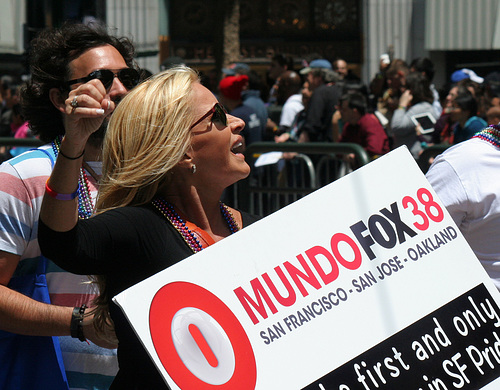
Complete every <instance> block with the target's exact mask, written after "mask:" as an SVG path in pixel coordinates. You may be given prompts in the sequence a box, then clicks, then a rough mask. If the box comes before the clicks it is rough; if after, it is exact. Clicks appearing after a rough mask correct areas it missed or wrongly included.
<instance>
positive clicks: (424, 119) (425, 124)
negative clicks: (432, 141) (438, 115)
mask: <svg viewBox="0 0 500 390" xmlns="http://www.w3.org/2000/svg"><path fill="white" fill-rule="evenodd" d="M411 120H412V121H413V123H414V124H415V126H417V125H420V127H421V128H422V130H421V133H422V134H427V133H432V132H433V131H434V124H435V123H436V120H435V119H434V117H433V116H432V114H431V113H430V112H426V113H424V114H417V115H412V116H411Z"/></svg>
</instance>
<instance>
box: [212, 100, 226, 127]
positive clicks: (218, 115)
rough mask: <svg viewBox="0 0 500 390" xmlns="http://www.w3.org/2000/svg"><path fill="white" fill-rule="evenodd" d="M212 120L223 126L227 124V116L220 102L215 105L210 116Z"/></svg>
mask: <svg viewBox="0 0 500 390" xmlns="http://www.w3.org/2000/svg"><path fill="white" fill-rule="evenodd" d="M212 122H218V123H220V124H222V125H223V126H227V116H226V112H225V111H224V109H223V108H222V106H221V105H220V104H216V105H215V112H214V115H213V117H212Z"/></svg>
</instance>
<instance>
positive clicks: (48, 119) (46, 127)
mask: <svg viewBox="0 0 500 390" xmlns="http://www.w3.org/2000/svg"><path fill="white" fill-rule="evenodd" d="M104 45H111V46H113V47H114V48H116V49H117V50H118V52H120V54H121V55H122V57H123V59H124V60H125V63H126V64H127V65H128V66H130V67H134V60H133V58H134V54H135V53H134V47H133V45H132V42H131V41H130V40H129V39H128V38H125V37H122V38H117V37H114V36H111V35H110V34H108V32H107V31H106V28H105V27H102V26H99V25H90V26H88V25H83V24H70V23H67V24H64V25H63V26H62V27H60V28H55V29H47V30H44V31H42V32H41V33H40V34H39V35H38V36H37V37H36V38H35V39H34V40H33V41H32V42H31V48H30V50H29V56H28V58H29V66H30V73H31V79H30V81H29V82H28V83H27V84H26V85H25V86H24V87H23V88H22V90H21V103H22V107H23V114H24V116H25V118H26V120H27V121H28V122H29V126H30V128H31V130H32V131H33V133H34V134H35V135H38V136H39V138H40V139H41V140H42V141H44V142H50V141H52V140H53V139H54V138H56V137H57V136H58V135H63V134H64V124H63V119H62V115H61V113H60V112H59V111H58V110H57V109H56V108H55V107H54V105H53V104H52V102H51V101H50V98H49V91H50V90H51V89H52V88H58V89H60V90H61V91H62V92H66V91H67V90H68V88H67V86H66V84H65V82H66V81H67V80H68V78H69V63H70V62H71V61H73V60H74V59H76V58H78V57H79V56H81V55H82V54H83V53H85V52H86V51H87V50H89V49H93V48H95V47H100V46H104Z"/></svg>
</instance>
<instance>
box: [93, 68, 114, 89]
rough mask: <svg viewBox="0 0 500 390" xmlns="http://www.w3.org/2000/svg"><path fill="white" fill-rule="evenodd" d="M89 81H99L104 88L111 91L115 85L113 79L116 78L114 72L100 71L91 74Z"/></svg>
mask: <svg viewBox="0 0 500 390" xmlns="http://www.w3.org/2000/svg"><path fill="white" fill-rule="evenodd" d="M88 77H89V79H98V80H100V81H101V83H102V84H103V85H104V88H106V90H107V89H109V87H111V84H113V78H114V77H115V76H114V74H113V72H111V71H110V70H108V69H99V70H96V71H94V72H92V73H91V74H89V76H88Z"/></svg>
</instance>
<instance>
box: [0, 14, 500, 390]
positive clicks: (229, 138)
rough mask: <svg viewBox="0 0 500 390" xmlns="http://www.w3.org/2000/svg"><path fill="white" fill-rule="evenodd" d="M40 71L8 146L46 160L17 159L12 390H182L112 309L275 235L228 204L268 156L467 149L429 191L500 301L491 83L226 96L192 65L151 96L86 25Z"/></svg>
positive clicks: (11, 229) (3, 311)
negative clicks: (124, 298) (176, 273)
mask: <svg viewBox="0 0 500 390" xmlns="http://www.w3.org/2000/svg"><path fill="white" fill-rule="evenodd" d="M29 61H30V78H29V80H28V81H27V82H25V83H21V82H20V81H16V80H15V79H14V78H12V77H10V76H4V77H2V78H1V84H0V88H1V89H0V92H1V99H2V100H1V107H2V116H1V120H2V122H1V128H0V129H1V132H2V133H1V136H14V137H37V138H38V139H40V140H41V141H43V142H45V145H44V146H41V147H39V148H37V149H32V150H28V151H26V152H25V153H21V150H17V151H16V149H10V150H3V151H2V153H3V159H4V160H6V161H5V162H4V163H3V164H2V165H1V166H0V362H2V370H0V388H2V389H25V388H32V389H36V388H43V389H46V388H50V389H55V390H58V389H68V388H71V389H108V388H111V389H144V388H151V389H161V388H167V387H166V385H165V383H164V381H163V379H162V378H161V376H160V374H159V372H158V371H157V370H156V368H155V367H154V365H153V363H152V361H151V360H150V359H149V357H148V356H147V353H146V351H145V350H144V348H143V347H142V345H141V343H140V341H139V339H138V338H137V335H136V334H135V332H134V331H133V329H132V328H131V327H130V324H129V323H128V321H127V320H126V318H125V316H124V314H123V313H122V312H121V310H120V309H119V308H118V307H117V306H116V305H115V304H114V303H113V301H112V300H111V299H112V297H113V296H115V295H116V294H118V293H120V292H121V291H123V290H124V289H126V288H128V287H130V286H132V285H134V284H136V283H138V282H140V281H141V280H144V279H146V278H147V277H149V276H151V275H153V274H155V273H157V272H159V271H160V270H162V269H164V268H166V267H168V266H170V265H172V264H174V263H176V262H178V261H182V260H183V259H184V258H186V257H188V256H190V255H191V254H193V253H196V252H198V251H200V250H203V249H204V248H206V247H207V246H209V245H212V244H213V243H215V242H217V241H219V240H222V239H223V238H225V237H227V236H229V235H231V234H233V233H234V232H236V231H238V230H239V229H241V228H244V227H245V226H247V225H249V224H251V223H253V222H254V221H255V220H257V219H258V217H257V216H254V215H250V214H247V213H246V212H244V211H242V210H237V209H234V208H232V207H230V206H228V205H226V204H224V203H222V202H221V201H220V200H221V198H222V195H223V193H224V191H225V190H226V189H227V188H228V187H230V186H231V185H232V184H234V183H235V182H237V181H238V180H241V179H244V178H245V177H247V176H248V175H249V174H250V172H251V168H250V166H249V165H248V164H247V162H246V161H245V158H244V155H243V153H242V152H243V151H244V149H245V147H246V145H249V144H251V143H253V142H258V141H275V142H350V143H357V144H359V145H361V146H362V147H363V148H364V149H365V150H366V152H367V153H368V154H369V156H371V157H372V158H377V157H378V156H381V155H383V154H385V153H387V152H389V151H390V150H391V148H394V147H397V146H400V145H406V146H407V147H408V149H409V150H410V152H411V153H412V154H413V156H414V157H415V158H418V156H419V155H420V153H421V152H422V151H423V150H424V149H425V148H427V147H428V146H429V145H432V144H441V143H447V144H449V145H455V144H456V146H454V147H452V148H450V149H449V151H447V152H446V153H444V154H443V155H442V156H439V157H438V158H437V159H436V161H435V163H434V164H433V166H432V167H431V169H430V170H429V173H428V177H429V180H430V181H431V183H432V185H433V186H434V187H435V188H436V191H438V192H439V193H440V196H441V194H442V196H443V199H444V201H445V202H446V206H447V207H449V210H450V212H452V215H453V217H454V218H455V221H456V223H457V225H458V226H459V227H460V228H461V229H463V232H464V234H465V236H466V238H467V239H468V240H470V244H471V246H472V248H473V249H474V251H475V252H476V254H477V255H478V257H479V258H480V260H481V261H482V262H483V264H484V266H485V268H486V269H487V270H488V271H489V272H490V275H491V276H492V278H494V279H495V278H496V279H497V281H498V286H499V288H500V270H499V269H497V268H498V266H497V264H500V262H499V260H500V248H499V247H498V245H499V244H498V242H500V240H498V239H497V238H496V232H497V231H498V227H500V201H499V200H498V199H499V198H500V197H499V196H498V195H499V193H500V189H499V184H497V183H498V181H495V180H491V176H493V175H494V174H496V169H497V166H498V155H499V148H500V143H499V141H500V137H499V133H500V132H499V127H498V126H497V125H496V124H497V123H498V120H499V112H500V109H499V107H500V93H499V92H500V91H497V90H496V89H495V88H494V84H493V83H488V80H487V78H485V79H482V78H480V77H479V76H477V75H476V74H475V73H474V72H472V71H470V70H468V69H462V70H459V71H457V72H455V73H454V74H453V75H452V78H451V82H452V84H451V85H450V88H449V91H446V93H444V92H443V91H441V93H440V92H439V91H438V90H437V89H436V88H435V86H434V85H433V83H432V80H433V76H434V69H433V64H432V62H431V61H430V60H429V59H427V58H417V59H415V60H413V61H412V62H411V63H410V64H409V65H408V64H407V63H406V62H405V61H403V60H400V59H394V60H392V61H391V59H390V58H389V57H388V56H382V57H381V61H380V71H379V72H378V73H377V74H376V75H375V76H374V77H373V79H372V80H371V82H370V83H369V85H364V84H363V83H362V82H361V80H360V78H359V77H357V76H356V75H355V74H354V72H353V71H352V69H350V68H349V65H348V64H347V63H346V61H344V60H343V59H336V60H335V61H334V62H333V63H332V62H330V61H328V60H327V59H324V58H310V59H308V61H307V63H306V64H304V66H301V67H296V61H293V60H292V59H291V58H289V57H287V56H284V55H281V54H277V55H275V56H274V57H273V58H272V59H271V64H270V66H269V71H268V74H267V78H268V79H269V80H270V81H271V83H270V84H269V83H265V82H263V81H262V78H261V77H259V74H257V73H256V72H255V71H253V70H252V69H251V68H250V67H249V66H248V64H245V63H233V64H230V66H228V67H227V68H224V69H223V75H222V77H221V79H220V81H219V83H218V86H217V88H215V89H216V90H213V89H214V88H213V87H212V89H209V88H207V86H205V85H204V78H203V77H200V75H198V74H197V73H196V72H195V71H193V70H192V69H190V68H189V67H186V66H184V65H179V64H178V63H177V64H175V65H172V66H168V67H165V70H163V71H161V72H159V73H158V74H154V75H150V76H149V77H147V78H146V79H145V80H144V78H145V77H144V75H146V74H147V72H144V71H141V70H140V69H139V68H138V67H137V65H136V63H135V62H134V48H133V45H132V43H131V42H130V41H129V40H128V39H126V38H118V37H114V36H111V35H109V34H108V32H107V31H106V30H105V29H104V28H103V27H102V26H101V27H95V26H93V27H89V26H85V25H80V24H67V25H64V26H63V27H61V28H58V29H50V30H45V31H43V32H41V33H40V34H39V35H38V36H37V38H36V39H35V40H34V41H33V42H32V44H31V49H30V55H29ZM419 116H426V117H427V118H428V120H430V122H431V124H432V125H431V126H430V128H429V126H426V125H424V124H421V123H420V122H419V121H418V120H417V118H418V117H419ZM488 125H490V126H488ZM464 153H466V154H464ZM464 155H467V156H474V160H473V161H471V159H463V158H462V159H461V157H463V156H464ZM346 159H347V160H348V161H350V162H352V163H353V164H355V161H354V160H355V158H354V156H346ZM476 167H480V170H481V172H482V173H481V175H479V176H478V175H476V174H475V173H474V172H475V169H476ZM449 178H453V180H452V181H451V179H450V181H448V180H449ZM450 183H451V184H450ZM450 186H451V187H450ZM97 194H99V196H98V197H97ZM486 203H487V205H486ZM48 259H50V260H48ZM86 275H94V276H92V277H91V279H92V281H94V282H95V283H88V278H87V276H86ZM87 340H89V341H90V342H87ZM27 373H29V375H27Z"/></svg>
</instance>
